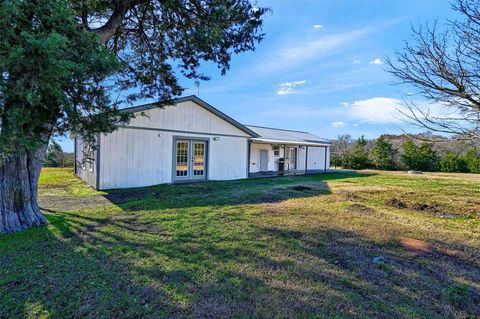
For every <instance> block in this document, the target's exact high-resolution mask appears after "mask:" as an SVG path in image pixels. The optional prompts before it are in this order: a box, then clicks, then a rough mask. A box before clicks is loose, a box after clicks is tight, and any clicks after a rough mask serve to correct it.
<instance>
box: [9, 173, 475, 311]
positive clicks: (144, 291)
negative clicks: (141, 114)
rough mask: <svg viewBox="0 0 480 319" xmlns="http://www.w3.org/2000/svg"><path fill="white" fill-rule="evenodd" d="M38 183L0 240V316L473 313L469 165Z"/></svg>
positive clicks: (45, 179)
mask: <svg viewBox="0 0 480 319" xmlns="http://www.w3.org/2000/svg"><path fill="white" fill-rule="evenodd" d="M40 184H41V186H40V196H41V199H40V204H41V206H42V208H43V209H44V211H45V213H46V215H47V218H48V220H49V226H48V227H44V228H37V229H33V230H30V231H26V232H22V233H17V234H13V235H9V236H4V237H0V287H2V288H1V289H0V318H14V317H26V318H38V317H40V318H42V317H43V318H50V317H51V318H68V317H82V318H139V317H144V318H149V317H150V318H161V317H164V318H172V317H179V318H180V317H196V318H205V317H210V318H215V317H216V318H220V317H221V318H225V317H263V318H271V317H280V318H281V317H284V318H292V317H306V318H312V317H327V318H331V317H339V318H341V317H384V318H412V317H418V318H445V317H454V318H468V317H474V316H480V260H479V256H480V177H479V176H478V175H464V174H448V175H447V174H425V175H419V176H412V175H408V174H403V173H388V172H373V171H371V172H361V173H335V174H326V175H311V176H303V177H283V178H272V179H258V180H243V181H231V182H206V183H197V184H189V185H161V186H157V187H152V188H143V189H134V190H127V191H108V192H97V191H95V190H92V189H90V188H88V187H87V186H86V185H85V184H84V183H83V182H81V181H80V180H78V179H77V178H76V177H74V176H73V175H72V173H71V172H70V171H68V170H66V169H45V170H44V171H43V172H42V176H41V181H40Z"/></svg>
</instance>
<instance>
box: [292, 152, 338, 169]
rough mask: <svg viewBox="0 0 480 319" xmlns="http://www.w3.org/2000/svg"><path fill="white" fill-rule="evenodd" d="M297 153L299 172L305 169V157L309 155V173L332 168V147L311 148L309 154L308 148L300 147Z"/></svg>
mask: <svg viewBox="0 0 480 319" xmlns="http://www.w3.org/2000/svg"><path fill="white" fill-rule="evenodd" d="M325 149H326V154H325ZM297 152H298V153H297V154H298V155H297V169H299V170H304V169H305V155H307V169H308V170H309V171H323V170H325V169H329V168H330V147H326V148H325V147H317V146H309V147H308V152H307V148H306V147H300V148H298V149H297ZM325 155H326V161H325Z"/></svg>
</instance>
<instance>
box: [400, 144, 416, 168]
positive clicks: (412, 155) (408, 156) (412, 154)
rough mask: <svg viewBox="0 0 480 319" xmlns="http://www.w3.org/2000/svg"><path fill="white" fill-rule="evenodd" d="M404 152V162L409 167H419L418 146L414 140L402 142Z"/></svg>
mask: <svg viewBox="0 0 480 319" xmlns="http://www.w3.org/2000/svg"><path fill="white" fill-rule="evenodd" d="M402 149H403V153H402V155H401V160H402V163H403V164H404V165H405V166H406V167H407V168H408V169H413V170H415V169H418V166H419V165H418V147H417V145H416V144H415V143H414V142H412V141H406V142H405V143H403V144H402Z"/></svg>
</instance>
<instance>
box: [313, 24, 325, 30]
mask: <svg viewBox="0 0 480 319" xmlns="http://www.w3.org/2000/svg"><path fill="white" fill-rule="evenodd" d="M312 27H313V28H314V29H321V28H322V27H323V25H321V24H314V25H313V26H312Z"/></svg>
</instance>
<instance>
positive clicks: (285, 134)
mask: <svg viewBox="0 0 480 319" xmlns="http://www.w3.org/2000/svg"><path fill="white" fill-rule="evenodd" d="M246 127H248V128H249V129H250V130H252V131H254V132H255V133H257V134H258V135H259V136H258V137H253V138H251V139H250V140H251V141H253V142H257V143H267V144H285V145H303V146H330V144H331V143H330V141H328V140H327V139H324V138H321V137H319V136H316V135H313V134H310V133H308V132H303V131H294V130H285V129H278V128H270V127H263V126H253V125H246Z"/></svg>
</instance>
